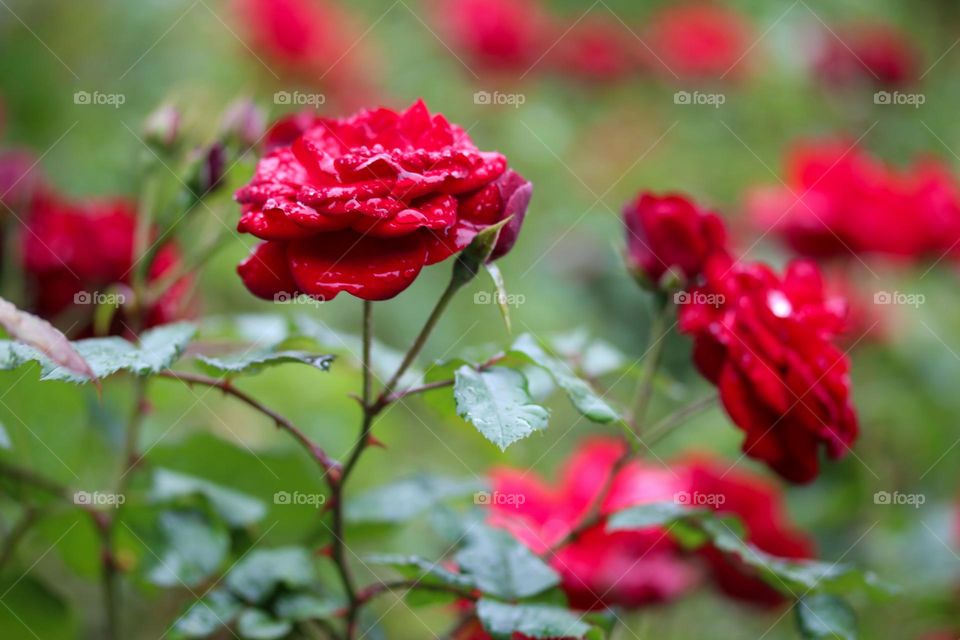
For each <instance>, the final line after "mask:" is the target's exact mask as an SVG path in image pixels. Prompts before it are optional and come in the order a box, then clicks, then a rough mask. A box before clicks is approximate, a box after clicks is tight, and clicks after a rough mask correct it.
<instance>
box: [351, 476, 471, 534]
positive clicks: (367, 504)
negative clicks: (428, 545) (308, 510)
mask: <svg viewBox="0 0 960 640" xmlns="http://www.w3.org/2000/svg"><path fill="white" fill-rule="evenodd" d="M483 488H484V485H483V483H481V482H480V481H478V480H475V479H472V478H453V477H449V476H435V475H427V474H422V475H417V476H414V477H412V478H407V479H405V480H401V481H399V482H395V483H393V484H389V485H386V486H383V487H377V488H375V489H372V490H370V491H367V492H366V493H362V494H360V495H359V496H356V497H355V498H352V499H351V500H350V501H349V502H348V503H347V504H346V507H345V512H346V518H347V520H349V521H350V522H355V523H392V524H397V523H401V522H406V521H407V520H410V519H411V518H413V517H415V516H417V515H419V514H421V513H423V512H424V511H426V510H427V509H430V508H431V507H433V506H435V505H437V504H439V503H441V502H445V501H447V500H450V499H452V498H460V497H463V496H466V495H470V494H472V493H475V492H477V491H480V490H482V489H483Z"/></svg>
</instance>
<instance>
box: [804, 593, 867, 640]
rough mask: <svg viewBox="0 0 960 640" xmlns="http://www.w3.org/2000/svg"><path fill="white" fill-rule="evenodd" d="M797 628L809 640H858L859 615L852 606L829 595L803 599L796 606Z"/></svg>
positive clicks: (814, 595)
mask: <svg viewBox="0 0 960 640" xmlns="http://www.w3.org/2000/svg"><path fill="white" fill-rule="evenodd" d="M795 611H796V615H797V626H798V627H799V629H800V634H801V635H802V636H803V637H804V638H807V640H856V638H857V614H856V613H855V612H854V611H853V609H852V608H850V605H849V604H847V603H846V602H844V601H843V600H841V599H840V598H837V597H836V596H831V595H827V594H813V595H810V596H807V597H805V598H802V599H801V600H800V602H799V603H798V604H797V606H796V609H795Z"/></svg>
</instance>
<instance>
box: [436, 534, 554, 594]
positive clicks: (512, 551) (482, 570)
mask: <svg viewBox="0 0 960 640" xmlns="http://www.w3.org/2000/svg"><path fill="white" fill-rule="evenodd" d="M467 540H468V542H467V544H466V546H464V548H462V549H460V550H459V551H458V552H457V554H456V556H455V559H456V562H457V565H458V566H459V567H460V570H461V571H463V573H464V574H465V575H467V576H468V577H469V578H470V579H472V580H473V582H474V583H475V584H476V586H477V588H479V589H480V590H481V591H483V592H484V593H486V594H489V595H493V596H497V597H500V598H505V599H508V600H512V599H516V598H528V597H530V596H533V595H536V594H538V593H542V592H544V591H546V590H547V589H550V588H551V587H554V586H556V585H558V584H559V583H560V576H559V575H558V574H557V572H556V571H554V570H553V569H552V568H550V566H549V565H547V564H546V563H545V562H544V561H543V560H541V559H540V558H538V557H537V556H536V555H535V554H534V553H533V552H532V551H530V549H528V548H527V547H525V546H524V545H522V544H521V543H520V542H518V541H517V540H516V539H514V538H513V536H511V535H510V534H508V533H507V532H506V531H501V530H499V529H491V528H489V527H478V528H476V529H474V530H472V531H471V532H470V534H469V535H468V536H467Z"/></svg>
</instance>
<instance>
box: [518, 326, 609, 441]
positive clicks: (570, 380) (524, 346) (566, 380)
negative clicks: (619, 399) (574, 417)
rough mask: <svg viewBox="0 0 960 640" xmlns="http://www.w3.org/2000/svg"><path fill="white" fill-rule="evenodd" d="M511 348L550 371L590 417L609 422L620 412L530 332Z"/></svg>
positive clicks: (595, 420) (575, 404) (601, 421)
mask: <svg viewBox="0 0 960 640" xmlns="http://www.w3.org/2000/svg"><path fill="white" fill-rule="evenodd" d="M511 350H512V351H513V352H514V353H519V354H522V355H523V356H525V357H527V358H528V359H529V360H530V361H531V362H532V363H533V364H535V365H537V366H539V367H541V368H542V369H543V370H544V371H546V372H547V373H549V374H550V376H551V377H552V378H553V381H554V382H556V383H557V386H559V387H560V388H561V389H563V390H564V391H565V392H566V393H567V396H568V397H569V398H570V402H572V403H573V406H575V407H576V408H577V410H578V411H579V412H580V413H582V414H583V415H585V416H586V417H587V418H589V419H590V420H593V421H594V422H599V423H607V422H613V421H614V420H617V419H619V417H620V416H619V414H617V412H616V411H614V410H613V409H612V408H611V407H610V405H608V404H607V403H606V402H605V401H604V400H603V398H601V397H600V396H599V395H598V394H597V392H596V391H594V390H593V389H592V388H591V387H590V385H589V384H587V382H586V381H585V380H582V379H580V378H579V377H577V375H576V374H575V373H574V372H573V370H572V369H571V368H570V366H569V365H568V364H567V363H566V362H564V361H563V360H561V359H560V358H557V357H555V356H552V355H550V354H549V353H547V352H546V350H545V349H544V348H543V347H542V346H541V345H540V343H538V342H537V340H536V339H535V338H534V337H533V336H531V335H530V334H529V333H525V334H523V335H522V336H520V337H519V338H517V340H516V341H515V342H514V343H513V346H512V347H511Z"/></svg>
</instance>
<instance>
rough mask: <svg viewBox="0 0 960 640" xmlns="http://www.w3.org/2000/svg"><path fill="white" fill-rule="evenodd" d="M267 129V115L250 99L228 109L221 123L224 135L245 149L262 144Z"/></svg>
mask: <svg viewBox="0 0 960 640" xmlns="http://www.w3.org/2000/svg"><path fill="white" fill-rule="evenodd" d="M266 127H267V115H266V113H265V112H264V110H263V109H261V108H260V107H258V106H257V105H256V103H254V102H253V100H250V99H248V98H244V99H241V100H237V101H236V102H234V103H233V104H231V105H230V106H229V107H227V110H226V111H225V112H224V114H223V120H222V121H221V123H220V129H221V131H222V132H223V134H224V135H225V136H226V137H228V138H232V139H234V140H236V141H237V142H239V143H240V145H241V146H243V147H245V148H248V147H253V146H255V145H256V144H257V143H258V142H260V140H261V138H263V134H264V132H265V131H266Z"/></svg>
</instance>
